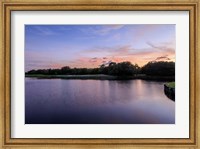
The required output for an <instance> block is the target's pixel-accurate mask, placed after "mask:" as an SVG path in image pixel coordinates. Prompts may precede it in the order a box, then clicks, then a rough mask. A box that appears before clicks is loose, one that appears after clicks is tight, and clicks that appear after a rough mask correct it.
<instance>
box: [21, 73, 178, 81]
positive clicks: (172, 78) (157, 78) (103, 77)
mask: <svg viewBox="0 0 200 149" xmlns="http://www.w3.org/2000/svg"><path fill="white" fill-rule="evenodd" d="M25 77H26V78H37V79H81V80H89V79H91V80H134V79H142V80H152V81H175V76H146V75H135V76H112V75H103V74H98V75H42V74H25Z"/></svg>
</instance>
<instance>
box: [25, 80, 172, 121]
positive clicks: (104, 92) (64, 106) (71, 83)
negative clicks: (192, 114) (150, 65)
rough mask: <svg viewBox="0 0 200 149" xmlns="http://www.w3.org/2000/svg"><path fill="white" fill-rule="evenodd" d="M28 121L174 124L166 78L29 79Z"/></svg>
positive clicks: (26, 91)
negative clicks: (165, 82)
mask: <svg viewBox="0 0 200 149" xmlns="http://www.w3.org/2000/svg"><path fill="white" fill-rule="evenodd" d="M25 82H26V83H25V123H26V124H174V123H175V102H173V101H172V100H170V99H168V98H167V97H166V96H165V94H164V91H163V83H164V82H154V81H143V80H128V81H116V80H115V81H108V80H63V79H34V78H26V79H25Z"/></svg>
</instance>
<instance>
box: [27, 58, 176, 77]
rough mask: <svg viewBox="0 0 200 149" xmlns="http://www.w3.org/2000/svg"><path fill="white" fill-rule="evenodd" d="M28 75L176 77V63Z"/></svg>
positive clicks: (66, 69) (66, 68) (41, 71)
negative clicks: (141, 75) (142, 75)
mask: <svg viewBox="0 0 200 149" xmlns="http://www.w3.org/2000/svg"><path fill="white" fill-rule="evenodd" d="M26 74H43V75H86V74H106V75H115V76H133V75H137V74H145V75H150V76H174V75H175V63H174V62H149V63H147V64H146V65H144V66H143V67H142V68H140V67H139V66H138V65H137V64H132V63H131V62H128V61H126V62H121V63H115V62H110V63H109V64H107V66H106V65H105V64H102V65H100V67H99V68H70V67H69V66H64V67H62V68H61V69H38V70H30V71H28V72H26Z"/></svg>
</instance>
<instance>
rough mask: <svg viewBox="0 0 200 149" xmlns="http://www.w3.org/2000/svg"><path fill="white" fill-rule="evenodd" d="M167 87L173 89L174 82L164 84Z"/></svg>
mask: <svg viewBox="0 0 200 149" xmlns="http://www.w3.org/2000/svg"><path fill="white" fill-rule="evenodd" d="M166 85H167V86H168V87H171V88H175V82H169V83H166Z"/></svg>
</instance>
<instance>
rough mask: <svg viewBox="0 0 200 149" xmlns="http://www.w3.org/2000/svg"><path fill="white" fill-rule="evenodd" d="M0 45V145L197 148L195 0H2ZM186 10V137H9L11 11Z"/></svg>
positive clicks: (198, 28)
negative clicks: (188, 82)
mask: <svg viewBox="0 0 200 149" xmlns="http://www.w3.org/2000/svg"><path fill="white" fill-rule="evenodd" d="M0 5H1V21H0V23H1V28H0V31H1V35H0V37H1V38H0V39H1V44H0V45H1V46H0V49H1V50H0V60H1V61H0V68H1V73H0V74H1V76H0V78H1V88H0V99H1V104H0V109H1V116H0V119H1V121H0V126H1V127H0V133H1V134H0V137H1V139H0V148H5V149H8V148H9V149H14V148H127V149H128V148H133V149H137V148H139V149H143V148H152V149H153V148H171V149H172V148H180V149H181V148H185V149H186V148H187V149H198V148H200V145H199V143H200V127H199V124H200V117H199V116H200V113H199V111H200V110H199V108H200V106H199V104H200V102H199V97H200V96H199V75H200V73H199V70H200V69H199V67H200V66H199V62H200V56H199V50H200V45H199V44H200V42H199V39H200V25H199V24H200V19H199V17H200V15H199V12H200V6H199V5H200V1H199V0H173V1H171V0H94V1H89V0H73V1H70V0H58V1H54V0H39V1H37V0H2V1H1V2H0ZM24 10H31V11H36V10H41V11H54V10H62V11H69V10H72V11H77V10H78V11H80V10H81V11H85V10H90V11H104V10H109V11H110V10H113V11H122V10H129V11H136V10H137V11H189V27H190V32H189V43H190V44H189V48H190V51H189V53H190V56H189V57H190V61H189V68H190V72H189V73H190V78H189V80H190V86H189V89H190V100H189V130H190V131H189V138H188V139H187V138H151V139H150V138H145V139H139V138H134V139H131V138H125V139H120V138H117V139H97V138H92V139H59V138H55V139H47V138H43V139H39V138H34V139H33V138H11V104H12V103H11V73H12V71H11V11H24Z"/></svg>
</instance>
